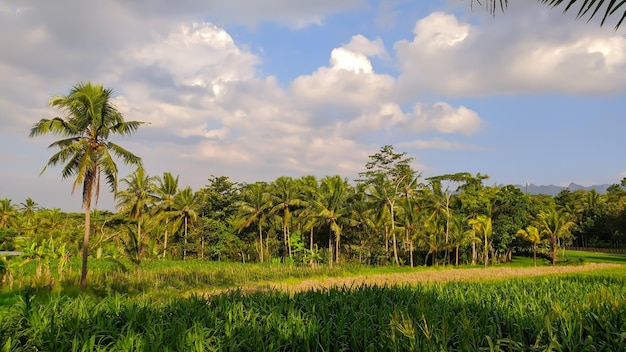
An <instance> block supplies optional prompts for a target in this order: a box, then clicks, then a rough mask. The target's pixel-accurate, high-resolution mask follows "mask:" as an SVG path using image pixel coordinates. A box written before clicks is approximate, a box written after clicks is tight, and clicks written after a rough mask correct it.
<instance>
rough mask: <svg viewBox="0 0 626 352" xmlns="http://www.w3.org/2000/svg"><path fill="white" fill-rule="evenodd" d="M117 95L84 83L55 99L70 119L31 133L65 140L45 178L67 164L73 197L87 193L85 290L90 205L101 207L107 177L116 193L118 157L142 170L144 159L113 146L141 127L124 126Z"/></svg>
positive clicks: (132, 123) (64, 174)
mask: <svg viewBox="0 0 626 352" xmlns="http://www.w3.org/2000/svg"><path fill="white" fill-rule="evenodd" d="M112 95H113V90H111V89H106V88H104V87H103V86H102V85H101V84H92V83H89V82H87V83H79V84H77V85H75V86H74V87H72V89H70V91H69V93H68V94H67V95H58V96H53V97H52V98H51V99H50V106H53V107H55V108H58V109H59V110H61V111H62V112H64V113H65V116H63V117H54V118H52V119H41V120H39V122H37V123H35V124H34V125H33V127H32V128H31V130H30V135H29V137H35V136H40V135H44V134H54V135H58V136H62V137H65V138H62V139H59V140H57V141H55V142H54V143H52V144H50V146H49V148H58V149H59V150H58V151H57V152H56V153H55V154H54V155H52V157H51V158H50V159H49V160H48V163H47V164H46V166H45V167H44V168H43V170H42V171H41V173H44V172H45V171H46V169H47V168H48V166H57V165H58V164H63V168H62V171H61V177H62V178H63V179H68V178H74V185H73V187H72V193H73V192H74V191H75V190H76V187H77V186H78V185H82V188H83V200H82V205H83V209H84V210H85V237H84V241H83V268H82V274H81V288H85V286H86V282H87V256H88V242H89V232H90V227H89V223H90V210H91V201H92V198H93V197H94V196H95V201H96V203H97V201H98V196H99V194H100V179H101V175H102V176H104V178H105V180H106V183H107V184H108V186H109V188H110V190H111V192H113V193H114V194H115V192H116V191H117V173H118V168H117V165H116V163H115V161H114V157H117V158H120V159H122V160H123V162H124V163H125V164H128V165H137V166H139V165H141V159H140V158H139V157H138V156H136V155H134V154H133V153H131V152H129V151H128V150H126V149H124V148H122V147H121V146H119V145H117V144H115V143H113V142H111V141H110V140H109V137H110V136H111V135H121V136H125V135H131V134H133V133H134V132H135V131H136V130H137V129H138V128H139V126H140V125H141V124H142V122H139V121H124V118H123V117H122V114H121V113H120V112H119V111H118V110H117V109H116V108H115V106H114V105H113V103H112Z"/></svg>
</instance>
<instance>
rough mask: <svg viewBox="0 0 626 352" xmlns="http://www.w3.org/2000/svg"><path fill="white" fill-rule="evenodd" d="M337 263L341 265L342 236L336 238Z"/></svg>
mask: <svg viewBox="0 0 626 352" xmlns="http://www.w3.org/2000/svg"><path fill="white" fill-rule="evenodd" d="M335 238H336V241H335V258H336V259H335V263H339V256H340V255H341V253H340V252H341V246H340V244H341V236H335Z"/></svg>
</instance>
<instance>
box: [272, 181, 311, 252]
mask: <svg viewBox="0 0 626 352" xmlns="http://www.w3.org/2000/svg"><path fill="white" fill-rule="evenodd" d="M270 199H271V201H272V203H273V204H274V206H273V207H272V209H271V210H270V214H272V215H273V214H278V213H281V214H282V222H283V246H284V247H285V252H286V254H285V255H289V258H291V257H292V253H291V240H290V239H289V230H290V224H291V216H292V214H291V213H292V210H293V207H296V206H302V205H305V202H304V201H303V200H302V199H301V194H300V190H299V189H298V188H297V187H296V182H295V181H294V180H293V178H291V177H286V176H281V177H279V178H277V179H276V181H274V184H273V187H272V190H271V192H270Z"/></svg>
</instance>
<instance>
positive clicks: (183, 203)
mask: <svg viewBox="0 0 626 352" xmlns="http://www.w3.org/2000/svg"><path fill="white" fill-rule="evenodd" d="M195 203H196V194H195V193H194V192H193V190H192V189H191V187H189V186H187V187H185V189H183V190H182V191H180V192H178V193H177V194H176V196H175V197H174V206H173V209H172V210H171V211H170V212H169V214H168V215H169V216H170V218H171V219H174V226H173V227H174V228H176V229H180V228H181V227H182V228H183V239H184V247H183V260H185V258H186V257H187V233H188V230H189V223H190V222H193V221H195V220H196V219H197V218H198V213H197V212H196V211H195V210H194V208H193V207H194V205H195Z"/></svg>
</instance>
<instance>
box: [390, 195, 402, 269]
mask: <svg viewBox="0 0 626 352" xmlns="http://www.w3.org/2000/svg"><path fill="white" fill-rule="evenodd" d="M389 209H390V211H391V236H393V257H394V259H395V261H396V265H400V260H398V242H397V240H396V231H395V229H396V222H395V219H394V211H393V202H389Z"/></svg>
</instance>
